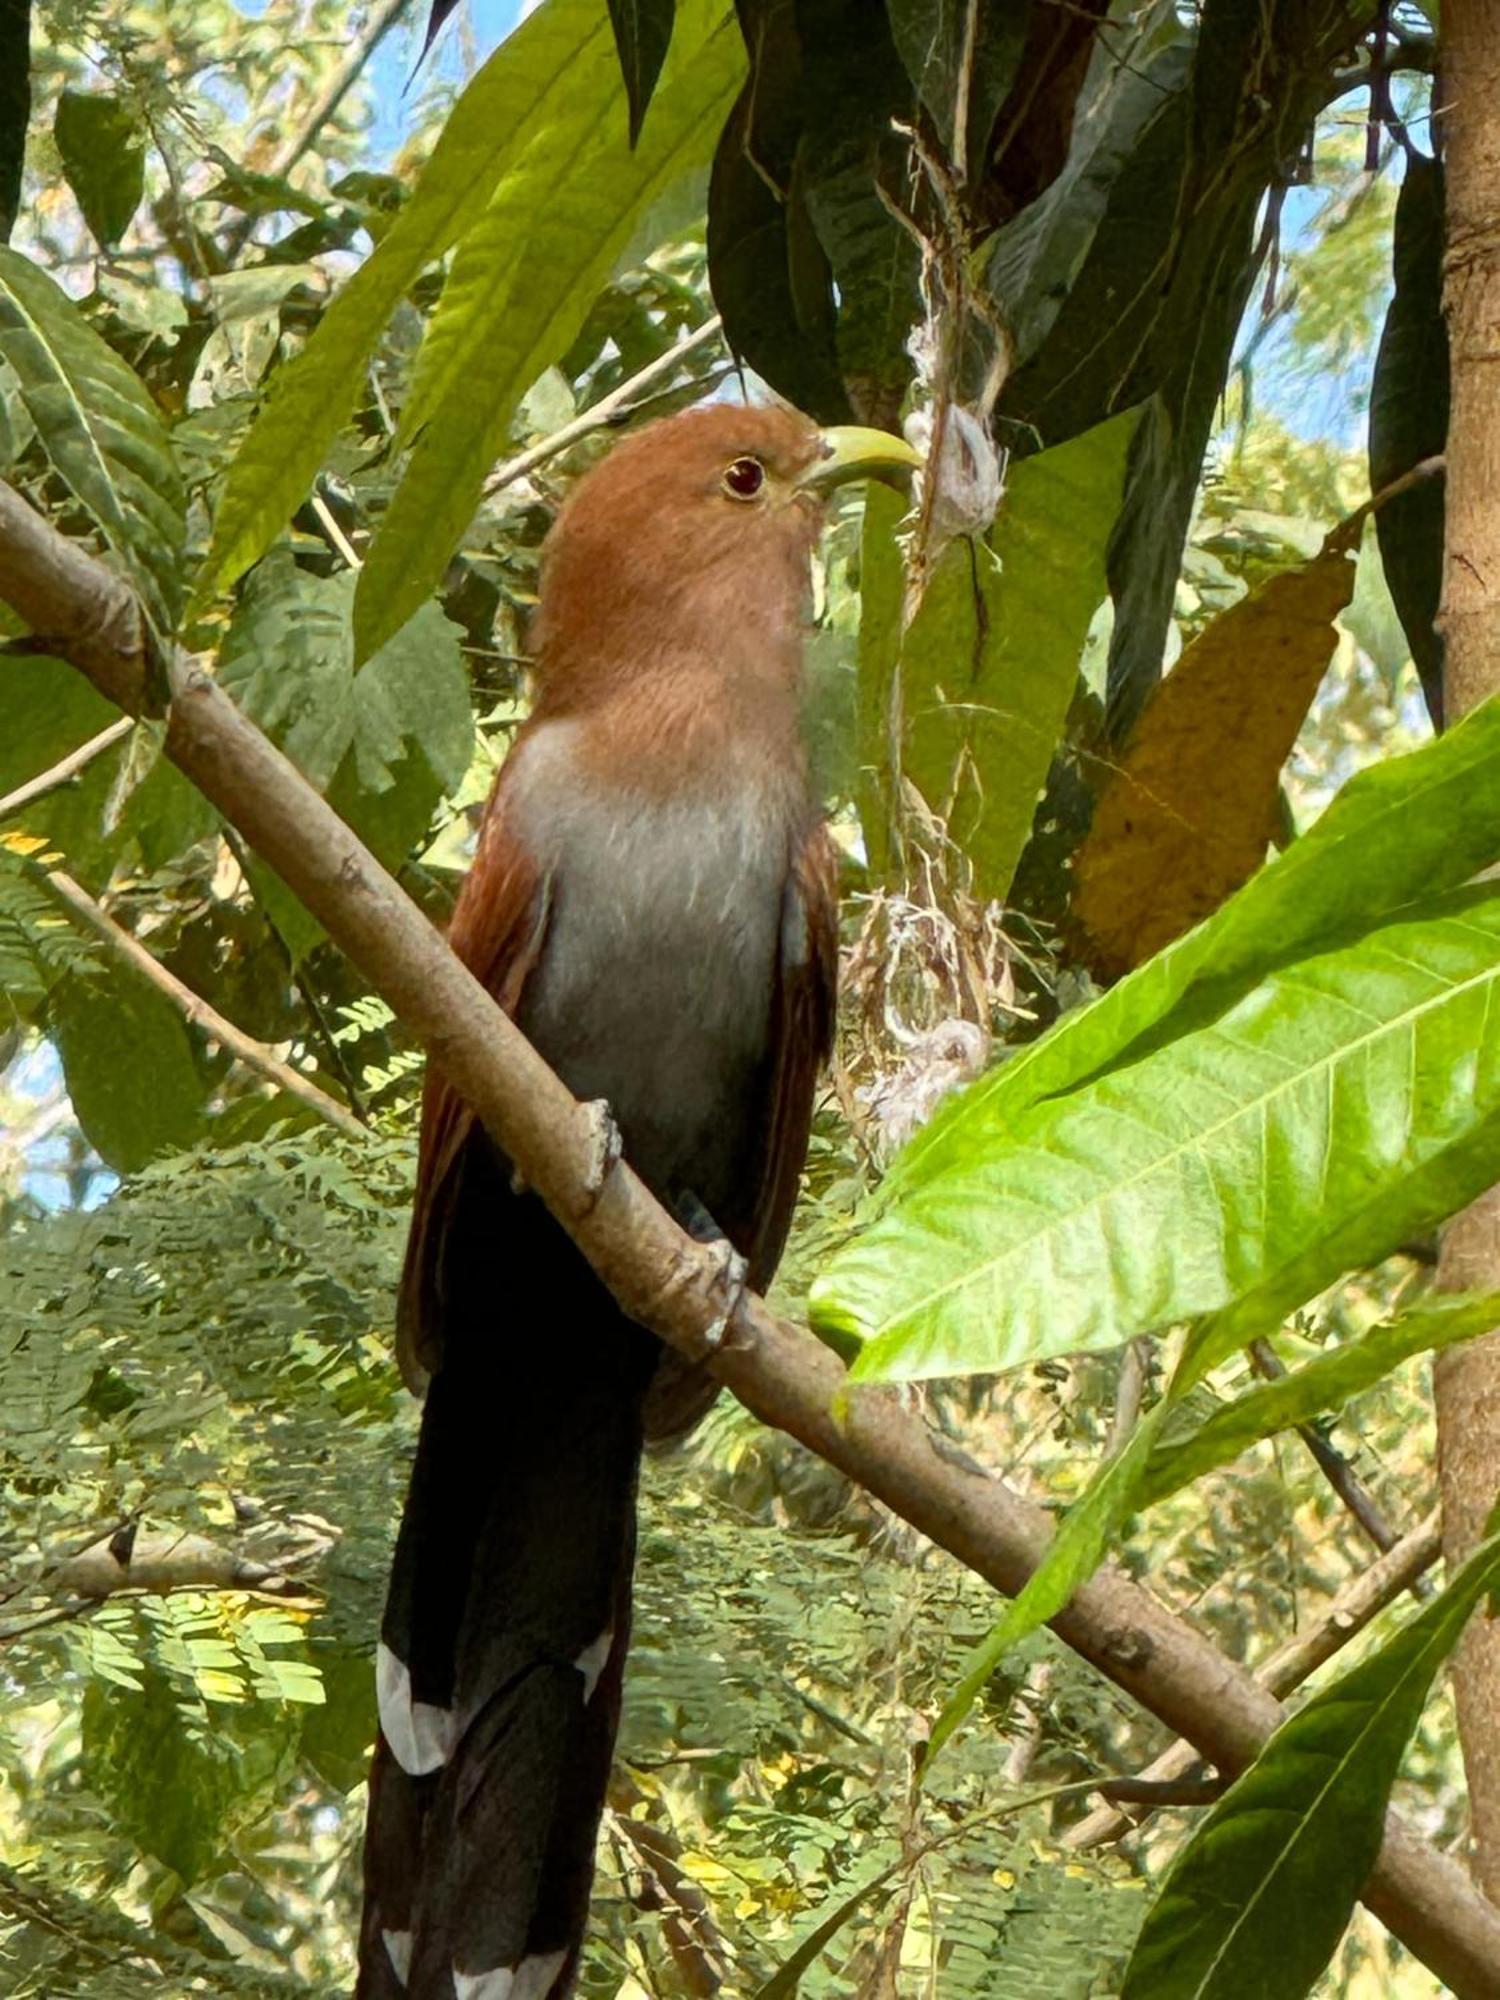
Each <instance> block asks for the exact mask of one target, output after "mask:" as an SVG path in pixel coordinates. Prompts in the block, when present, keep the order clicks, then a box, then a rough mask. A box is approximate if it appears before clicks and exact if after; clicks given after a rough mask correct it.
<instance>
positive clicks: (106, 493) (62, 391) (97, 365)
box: [0, 249, 186, 636]
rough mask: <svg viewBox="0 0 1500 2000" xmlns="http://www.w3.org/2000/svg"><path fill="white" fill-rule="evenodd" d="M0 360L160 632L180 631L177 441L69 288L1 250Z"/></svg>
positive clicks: (51, 456) (62, 474)
mask: <svg viewBox="0 0 1500 2000" xmlns="http://www.w3.org/2000/svg"><path fill="white" fill-rule="evenodd" d="M0 361H6V362H8V363H9V364H10V367H11V368H12V370H13V371H14V373H15V376H16V379H17V381H18V382H19V384H20V389H21V396H22V399H23V401H24V402H25V405H26V408H27V410H28V411H29V412H30V414H31V418H32V421H33V422H34V423H35V425H36V429H37V436H38V437H39V438H40V440H41V443H42V448H43V449H44V450H45V452H46V454H47V457H48V460H49V461H50V463H51V465H52V467H53V469H54V471H55V472H56V473H57V475H58V477H59V478H60V479H61V480H62V481H63V484H64V485H65V486H67V487H68V489H69V491H70V492H71V493H72V494H73V495H74V497H75V498H76V499H77V500H78V501H79V503H80V504H81V505H82V506H83V507H85V508H86V509H87V510H88V512H89V513H90V514H91V515H92V516H93V518H94V520H95V521H96V522H97V523H98V525H99V527H100V529H101V531H102V532H103V535H104V538H105V540H106V541H107V542H108V543H109V545H110V547H111V548H112V549H113V550H114V552H115V554H116V555H117V556H119V558H120V559H121V561H122V562H123V563H124V564H125V566H126V569H127V570H128V571H129V573H130V576H131V579H132V581H133V582H134V583H135V585H136V587H137V589H138V590H139V591H140V593H141V596H142V599H143V601H144V603H145V606H146V610H147V613H148V615H149V616H150V617H151V618H152V620H153V621H154V622H155V624H156V626H157V629H158V632H159V633H160V634H162V635H164V636H165V635H168V634H170V633H171V632H172V631H174V630H175V627H176V619H177V610H178V606H179V603H180V601H181V569H182V549H183V541H184V537H185V533H186V527H185V519H186V513H185V510H186V501H185V498H184V495H183V490H182V482H181V480H180V479H179V478H178V474H177V467H176V465H175V463H174V461H173V457H172V447H171V442H170V440H169V438H168V436H167V432H166V429H165V426H164V425H163V424H162V421H161V418H160V417H159V416H158V415H157V411H156V405H155V404H154V403H153V402H152V401H151V398H150V396H149V395H147V393H146V390H145V388H144V387H143V386H142V383H141V381H140V378H139V377H138V376H137V375H136V374H135V373H134V372H133V371H132V370H131V369H130V368H127V367H126V365H125V363H124V362H123V361H122V360H121V359H120V357H119V356H118V355H117V354H116V353H115V352H114V350H113V348H111V347H109V346H107V345H106V344H105V342H104V341H102V340H101V339H100V338H99V336H98V334H97V333H95V331H94V329H93V328H92V327H91V326H90V325H89V324H88V322H87V320H85V319H84V317H83V315H82V314H81V313H80V312H79V310H78V308H77V306H75V305H74V303H73V301H72V300H71V299H70V298H69V297H68V296H67V294H66V293H65V292H64V291H62V290H61V289H60V287H58V286H57V285H55V284H54V283H53V282H52V280H51V279H50V278H49V277H46V276H45V275H44V274H43V273H42V272H41V271H39V270H38V269H37V268H36V266H35V265H34V264H31V263H28V261H27V260H26V258H24V257H21V256H18V255H17V254H16V252H15V251H14V250H6V249H0Z"/></svg>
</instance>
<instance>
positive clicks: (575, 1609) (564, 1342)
mask: <svg viewBox="0 0 1500 2000" xmlns="http://www.w3.org/2000/svg"><path fill="white" fill-rule="evenodd" d="M499 1209H500V1212H499V1213H497V1212H496V1210H495V1208H494V1207H491V1208H490V1209H489V1213H488V1227H487V1230H486V1231H485V1232H484V1234H483V1236H482V1237H481V1238H478V1239H476V1240H475V1241H474V1242H473V1244H472V1256H471V1258H470V1260H469V1263H470V1270H469V1272H468V1277H467V1279H466V1276H465V1271H464V1267H463V1265H462V1264H459V1265H458V1266H457V1268H456V1269H455V1270H453V1271H451V1272H450V1282H449V1285H448V1288H447V1289H448V1292H449V1298H448V1301H447V1303H446V1304H445V1312H444V1322H445V1323H444V1329H443V1332H444V1351H443V1362H442V1365H441V1367H440V1369H439V1371H438V1373H437V1375H436V1376H435V1377H434V1379H433V1382H432V1386H431V1388H430V1389H429V1391H428V1397H427V1406H426V1409H425V1411H424V1413H423V1418H422V1432H421V1439H420V1442H419V1445H418V1449H417V1459H416V1464H415V1467H414V1469H413V1473H412V1481H411V1489H410V1492H409V1494H408V1497H407V1502H406V1511H405V1513H404V1515H403V1517H402V1522H401V1530H400V1535H399V1537H398V1540H397V1545H396V1557H395V1565H394V1569H393V1572H392V1578H391V1588H390V1597H389V1600H388V1602H387V1605H386V1612H385V1618H384V1621H383V1624H382V1627H381V1644H380V1651H379V1656H378V1669H377V1672H378V1688H379V1697H380V1725H381V1736H380V1742H379V1745H378V1748H377V1752H376V1759H375V1766H374V1770H373V1773H372V1776H371V1782H370V1804H369V1821H368V1828H367V1832H366V1837H365V1914H364V1923H363V1927H362V1933H361V1938H360V1960H359V1982H358V1986H357V1988H356V1994H357V1996H359V2000H398V1997H399V1996H403V1995H404V1996H406V2000H560V1996H562V1995H564V1994H566V1993H568V1992H570V1991H571V1988H572V1982H573V1977H574V1973H575V1971H576V1967H577V1961H578V1954H579V1948H580V1943H581V1939H582V1935H583V1929H584V1924H585V1921H586V1919H587V1915H588V1901H589V1889H590V1884H591V1881H592V1877H593V1865H594V1843H595V1839H596V1836H597V1832H598V1825H599V1817H600V1813H601V1811H602V1809H603V1803H604V1793H605V1786H606V1784H607V1782H608V1778H609V1768H610V1759H611V1755H612V1751H613V1747H614V1739H615V1731H616V1727H617V1725H618V1722H619V1713H620V1686H621V1679H622V1675H623V1671H624V1661H625V1652H626V1648H627V1644H628V1640H629V1626H630V1582H631V1567H632V1562H633V1557H634V1551H635V1488H636V1477H637V1472H638V1469H639V1464H640V1455H641V1441H642V1401H643V1397H644V1394H645V1389H646V1385H647V1383H648V1382H649V1380H650V1376H651V1372H652V1369H653V1366H654V1364H655V1360H656V1357H657V1355H658V1353H659V1351H660V1350H659V1349H658V1347H657V1344H656V1342H655V1341H654V1340H652V1339H651V1338H650V1336H649V1335H646V1334H643V1333H642V1332H641V1330H640V1329H639V1328H638V1327H635V1326H633V1325H632V1324H631V1323H630V1322H629V1321H627V1320H625V1319H623V1318H622V1317H621V1315H620V1313H619V1312H618V1310H617V1309H616V1308H615V1307H614V1305H613V1304H612V1302H611V1301H610V1300H609V1298H608V1296H607V1294H605V1293H604V1292H603V1290H602V1288H601V1287H600V1286H599V1284H598V1281H597V1280H596V1279H595V1278H594V1277H593V1276H592V1273H590V1272H589V1271H588V1270H587V1268H586V1266H584V1265H583V1263H582V1260H581V1259H580V1258H579V1257H578V1253H577V1252H576V1250H574V1249H573V1247H572V1246H571V1244H569V1243H567V1241H566V1239H565V1238H564V1237H563V1236H562V1234H561V1232H560V1231H558V1230H557V1229H556V1226H555V1225H554V1224H553V1223H551V1222H550V1220H549V1219H548V1218H547V1216H546V1215H545V1213H544V1212H543V1211H542V1209H541V1206H540V1204H539V1203H537V1202H536V1201H535V1200H534V1199H533V1200H531V1201H527V1202H519V1201H516V1200H515V1199H513V1198H508V1197H502V1199H501V1202H500V1205H499ZM518 1221H519V1222H520V1224H521V1226H520V1227H519V1228H518V1227H517V1226H516V1225H517V1223H518ZM523 1236H524V1238H525V1241H524V1247H523V1245H522V1242H521V1240H520V1239H521V1238H522V1237H523ZM520 1272H524V1273H525V1274H526V1278H525V1283H526V1296H525V1298H524V1299H522V1298H518V1297H517V1296H516V1294H515V1292H514V1291H513V1290H510V1291H507V1290H506V1288H505V1284H506V1280H507V1279H509V1280H511V1281H512V1282H518V1279H517V1274H518V1273H520ZM470 1280H471V1281H470ZM523 1329H524V1331H523Z"/></svg>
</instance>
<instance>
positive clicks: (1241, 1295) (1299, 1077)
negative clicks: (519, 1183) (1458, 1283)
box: [812, 888, 1500, 1379]
mask: <svg viewBox="0 0 1500 2000" xmlns="http://www.w3.org/2000/svg"><path fill="white" fill-rule="evenodd" d="M1497 1002H1500V894H1497V892H1496V891H1495V890H1494V889H1493V888H1480V889H1477V890H1476V889H1469V890H1460V891H1456V892H1454V893H1452V894H1450V895H1449V896H1447V897H1446V898H1443V899H1441V900H1439V901H1434V902H1433V903H1432V904H1430V905H1428V906H1427V909H1426V912H1425V913H1424V914H1423V915H1422V916H1421V917H1414V918H1410V919H1407V920H1405V921H1402V920H1396V921H1393V922H1390V923H1387V924H1385V925H1382V926H1377V927H1376V928H1374V929H1372V930H1370V931H1369V932H1367V933H1366V934H1365V935H1364V936H1363V937H1360V938H1358V939H1356V940H1354V941H1353V942H1351V943H1348V944H1345V945H1343V946H1341V947H1339V948H1337V949H1334V950H1331V951H1327V952H1324V953H1322V954H1320V955H1317V956H1313V957H1308V958H1303V959H1297V960H1293V961H1292V962H1291V963H1289V964H1287V965H1286V966H1285V967H1284V968H1283V969H1281V970H1278V971H1274V972H1271V973H1270V974H1268V975H1267V976H1266V977H1265V978H1264V979H1263V980H1261V981H1260V982H1259V983H1258V984H1257V985H1255V986H1253V987H1252V988H1251V989H1250V990H1249V992H1248V993H1245V994H1244V995H1243V997H1240V998H1237V999H1236V1000H1235V1001H1234V1003H1233V1004H1232V1005H1230V1006H1228V1007H1227V1008H1226V1009H1225V1010H1224V1011H1222V1012H1217V1011H1216V1012H1215V1015H1214V1016H1213V1017H1211V1018H1209V1019H1207V1020H1205V1021H1203V1022H1201V1023H1200V1024H1196V1025H1195V1026H1194V1027H1193V1028H1192V1029H1191V1030H1189V1031H1188V1032H1185V1033H1183V1034H1181V1035H1179V1036H1178V1038H1177V1039H1175V1040H1172V1041H1168V1042H1166V1043H1165V1045H1164V1046H1160V1047H1157V1048H1155V1049H1153V1050H1152V1051H1151V1052H1150V1053H1148V1054H1145V1055H1142V1056H1141V1057H1140V1058H1139V1059H1138V1060H1137V1061H1135V1062H1134V1063H1132V1064H1130V1065H1129V1066H1127V1067H1124V1068H1119V1069H1114V1070H1111V1071H1110V1072H1108V1073H1107V1074H1106V1075H1104V1076H1102V1077H1099V1078H1098V1079H1096V1080H1094V1081H1092V1082H1090V1083H1087V1084H1084V1085H1081V1086H1080V1087H1079V1088H1077V1089H1075V1090H1074V1091H1072V1092H1070V1093H1069V1094H1068V1095H1066V1096H1064V1097H1061V1098H1050V1099H1048V1100H1046V1101H1044V1102H1042V1103H1040V1104H1038V1105H1035V1106H1034V1107H1033V1108H1032V1109H1031V1110H1030V1111H1029V1112H1026V1113H1025V1114H1023V1115H1022V1117H1021V1118H1020V1119H1019V1120H1018V1121H1017V1122H1016V1123H1015V1124H1014V1125H1013V1126H1012V1127H1011V1128H1010V1129H1009V1130H1008V1131H1007V1132H1005V1133H1004V1134H1003V1135H1002V1136H997V1135H996V1134H995V1133H994V1132H993V1131H992V1130H991V1129H989V1128H988V1127H987V1124H986V1122H985V1121H975V1123H974V1125H973V1126H972V1127H971V1128H970V1131H969V1134H968V1137H969V1138H970V1141H971V1144H970V1148H969V1150H968V1151H967V1152H966V1153H961V1154H960V1153H958V1152H957V1151H956V1150H955V1149H953V1148H951V1147H950V1163H949V1165H948V1166H947V1168H946V1170H945V1171H944V1172H943V1173H941V1174H939V1175H933V1176H928V1177H925V1178H924V1179H923V1181H922V1182H921V1184H920V1185H917V1186H911V1187H908V1188H907V1189H906V1190H905V1191H904V1192H903V1193H902V1195H901V1196H900V1197H899V1198H898V1199H897V1201H896V1202H895V1203H894V1204H893V1205H892V1206H890V1207H889V1208H887V1209H886V1210H885V1211H884V1212H883V1213H882V1215H881V1216H880V1217H879V1218H878V1219H877V1220H876V1221H875V1222H874V1223H873V1224H872V1225H871V1226H870V1227H869V1228H868V1229H867V1230H866V1231H865V1232H864V1234H863V1235H862V1236H860V1237H857V1238H856V1239H855V1240H854V1242H853V1243H852V1244H850V1245H849V1246H848V1247H847V1248H846V1249H844V1250H843V1251H841V1252H840V1253H839V1254H838V1255H836V1256H835V1257H834V1259H833V1261H832V1263H831V1264H830V1265H829V1266H828V1267H827V1268H826V1269H825V1270H824V1272H823V1274H822V1275H821V1277H820V1278H819V1279H818V1281H817V1283H816V1285H815V1286H814V1288H813V1293H812V1308H813V1313H814V1317H815V1320H816V1322H817V1323H818V1324H819V1325H820V1326H822V1327H825V1328H827V1329H828V1330H829V1331H830V1332H831V1333H832V1334H833V1335H835V1336H837V1337H839V1338H842V1339H843V1340H844V1341H846V1342H847V1341H848V1340H849V1339H851V1338H852V1339H854V1340H856V1341H860V1342H863V1343H865V1344H864V1346H863V1350H862V1352H861V1353H860V1354H859V1356H858V1358H857V1360H856V1361H855V1364H854V1368H853V1373H854V1375H855V1376H856V1377H858V1378H865V1379H872V1378H882V1379H893V1378H907V1377H915V1376H931V1375H955V1374H973V1373H980V1372H992V1371H994V1370H998V1369H1005V1368H1010V1367H1014V1366H1015V1365H1017V1363H1019V1362H1022V1361H1028V1360H1034V1359H1036V1358H1038V1357H1040V1356H1043V1355H1049V1354H1068V1353H1073V1352H1076V1351H1078V1350H1080V1349H1086V1348H1100V1347H1108V1346H1112V1345H1114V1344H1116V1343H1117V1342H1119V1341H1122V1340H1126V1339H1128V1338H1129V1337H1130V1336H1131V1335H1133V1334H1137V1333H1143V1332H1148V1331H1150V1330H1151V1329H1153V1328H1156V1327H1160V1326H1163V1325H1166V1324H1168V1323H1170V1322H1172V1321H1175V1320H1183V1319H1191V1318H1195V1317H1197V1316H1198V1315H1200V1314H1202V1315H1213V1316H1214V1318H1213V1319H1212V1320H1211V1322H1210V1324H1211V1326H1212V1329H1213V1331H1212V1334H1211V1336H1210V1337H1209V1339H1208V1341H1207V1343H1206V1345H1205V1349H1204V1353H1205V1356H1209V1355H1215V1354H1220V1353H1223V1352H1225V1351H1227V1350H1228V1349H1229V1348H1231V1347H1232V1346H1234V1345H1238V1344H1241V1343H1242V1342H1243V1341H1244V1340H1245V1339H1248V1338H1250V1337H1251V1335H1252V1334H1253V1333H1256V1332H1260V1331H1262V1330H1264V1328H1265V1326H1266V1325H1268V1324H1275V1323H1276V1321H1277V1320H1279V1318H1280V1317H1281V1315H1282V1313H1283V1312H1285V1311H1286V1310H1287V1309H1288V1308H1290V1307H1292V1306H1294V1305H1297V1304H1300V1303H1301V1302H1302V1301H1303V1300H1305V1299H1307V1298H1309V1297H1311V1296H1312V1295H1313V1294H1314V1293H1315V1292H1317V1291H1320V1290H1321V1289H1322V1288H1323V1287H1324V1286H1325V1285H1328V1284H1330V1283H1332V1282H1333V1280H1334V1279H1335V1278H1337V1277H1338V1276H1340V1275H1341V1274H1342V1273H1343V1272H1344V1271H1346V1270H1348V1269H1350V1268H1352V1267H1353V1266H1355V1265H1359V1264H1366V1263H1370V1262H1373V1261H1374V1260H1375V1259H1376V1258H1378V1257H1380V1256H1382V1255H1384V1254H1386V1253H1387V1252H1388V1251H1389V1250H1390V1249H1391V1248H1392V1246H1393V1245H1394V1244H1396V1243H1399V1242H1400V1241H1401V1240H1402V1239H1403V1238H1404V1237H1405V1236H1406V1235H1407V1234H1408V1233H1409V1232H1411V1231H1413V1230H1416V1229H1422V1228H1427V1227H1430V1226H1431V1225H1432V1224H1433V1223H1435V1222H1437V1221H1438V1220H1440V1219H1441V1218H1442V1217H1444V1216H1446V1215H1449V1214H1451V1213H1452V1212H1453V1211H1454V1210H1455V1209H1457V1208H1459V1207H1461V1206H1462V1205H1463V1204H1464V1203H1465V1202H1467V1201H1469V1200H1472V1199H1473V1197H1474V1196H1475V1195H1477V1194H1478V1193H1479V1192H1480V1191H1481V1190H1482V1189H1483V1188H1484V1187H1486V1186H1487V1185H1488V1184H1489V1182H1490V1181H1491V1180H1492V1179H1494V1178H1495V1177H1496V1175H1497V1173H1500V1005H1497ZM960 1129H961V1128H960ZM954 1136H955V1128H953V1127H950V1140H951V1139H953V1137H954ZM1204 1365H1208V1362H1207V1360H1206V1359H1205V1363H1204Z"/></svg>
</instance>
